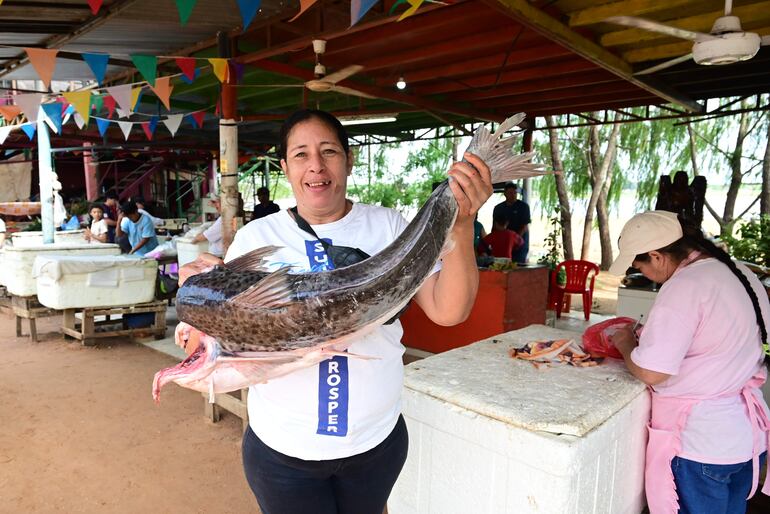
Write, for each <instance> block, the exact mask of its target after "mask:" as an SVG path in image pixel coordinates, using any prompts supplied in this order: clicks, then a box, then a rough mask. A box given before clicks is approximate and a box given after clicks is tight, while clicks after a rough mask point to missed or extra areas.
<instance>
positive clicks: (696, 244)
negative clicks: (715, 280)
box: [634, 216, 770, 367]
mask: <svg viewBox="0 0 770 514" xmlns="http://www.w3.org/2000/svg"><path fill="white" fill-rule="evenodd" d="M679 224H680V225H682V234H683V235H682V237H681V238H679V239H677V240H676V241H674V242H673V243H671V244H670V245H668V246H664V247H663V248H658V250H656V251H658V252H660V253H665V254H668V255H670V256H672V257H673V258H674V259H675V260H677V261H679V262H681V261H683V260H684V259H686V258H687V256H688V255H689V254H690V252H692V251H693V250H698V251H700V252H702V253H704V254H706V255H709V256H710V257H713V258H715V259H717V260H718V261H719V262H721V263H722V264H724V265H725V266H727V267H728V268H730V271H732V273H733V275H735V276H736V277H737V278H738V280H740V282H741V284H743V288H744V289H746V294H748V295H749V298H750V299H751V304H752V305H753V306H754V315H755V316H756V318H757V325H758V326H759V333H760V336H761V337H762V344H765V343H767V342H768V341H767V327H765V320H764V318H762V309H760V307H759V298H757V294H756V292H755V291H754V288H753V287H751V283H750V282H749V279H748V278H747V277H746V275H744V274H743V272H741V270H739V269H738V267H737V266H736V265H735V262H734V261H733V259H732V258H731V257H730V254H728V253H727V252H726V251H724V250H722V249H721V248H720V247H718V246H717V245H715V244H714V243H713V242H712V241H710V240H708V239H706V238H705V237H704V235H703V232H702V231H701V229H700V228H699V227H695V226H693V225H692V224H690V223H687V222H685V221H683V220H682V217H681V216H679ZM634 260H636V261H641V262H647V261H649V260H650V254H649V253H643V254H639V255H637V256H636V257H635V259H634ZM765 364H766V365H767V366H768V367H770V355H768V354H765Z"/></svg>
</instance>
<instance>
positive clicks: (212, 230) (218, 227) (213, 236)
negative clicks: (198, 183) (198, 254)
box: [193, 193, 225, 257]
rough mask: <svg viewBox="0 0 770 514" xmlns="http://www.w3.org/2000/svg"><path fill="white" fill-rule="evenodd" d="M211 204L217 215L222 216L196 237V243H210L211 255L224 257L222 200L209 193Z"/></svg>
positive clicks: (194, 240)
mask: <svg viewBox="0 0 770 514" xmlns="http://www.w3.org/2000/svg"><path fill="white" fill-rule="evenodd" d="M209 202H211V205H212V206H213V207H214V208H215V209H216V210H217V214H219V215H220V216H219V217H218V218H217V220H216V221H215V222H214V224H213V225H211V226H210V227H209V228H207V229H206V230H204V231H203V232H201V233H200V234H198V235H197V236H195V238H194V239H193V242H194V243H202V242H203V241H208V242H209V250H208V251H209V253H212V254H214V255H216V256H217V257H222V256H223V255H224V253H225V250H224V246H223V245H222V216H221V215H222V200H221V199H220V198H219V195H217V194H216V193H209Z"/></svg>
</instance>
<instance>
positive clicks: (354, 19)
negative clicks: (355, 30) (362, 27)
mask: <svg viewBox="0 0 770 514" xmlns="http://www.w3.org/2000/svg"><path fill="white" fill-rule="evenodd" d="M378 1H379V0H352V1H351V2H350V26H351V27H352V26H353V25H355V24H356V23H358V22H359V21H361V18H363V17H364V15H365V14H366V13H367V12H369V9H371V8H372V7H374V4H376V3H377V2H378Z"/></svg>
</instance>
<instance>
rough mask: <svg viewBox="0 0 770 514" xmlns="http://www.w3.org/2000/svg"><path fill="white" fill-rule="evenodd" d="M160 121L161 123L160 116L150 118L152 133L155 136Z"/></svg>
mask: <svg viewBox="0 0 770 514" xmlns="http://www.w3.org/2000/svg"><path fill="white" fill-rule="evenodd" d="M158 121H160V118H159V117H158V116H153V117H152V118H150V132H152V133H153V134H154V133H155V129H156V128H158Z"/></svg>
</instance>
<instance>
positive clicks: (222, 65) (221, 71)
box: [208, 58, 230, 82]
mask: <svg viewBox="0 0 770 514" xmlns="http://www.w3.org/2000/svg"><path fill="white" fill-rule="evenodd" d="M208 61H209V62H210V63H211V67H212V68H213V69H214V75H216V76H217V78H218V79H219V81H220V82H225V81H227V79H228V78H229V76H230V66H228V65H227V59H220V58H214V59H209V60H208Z"/></svg>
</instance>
